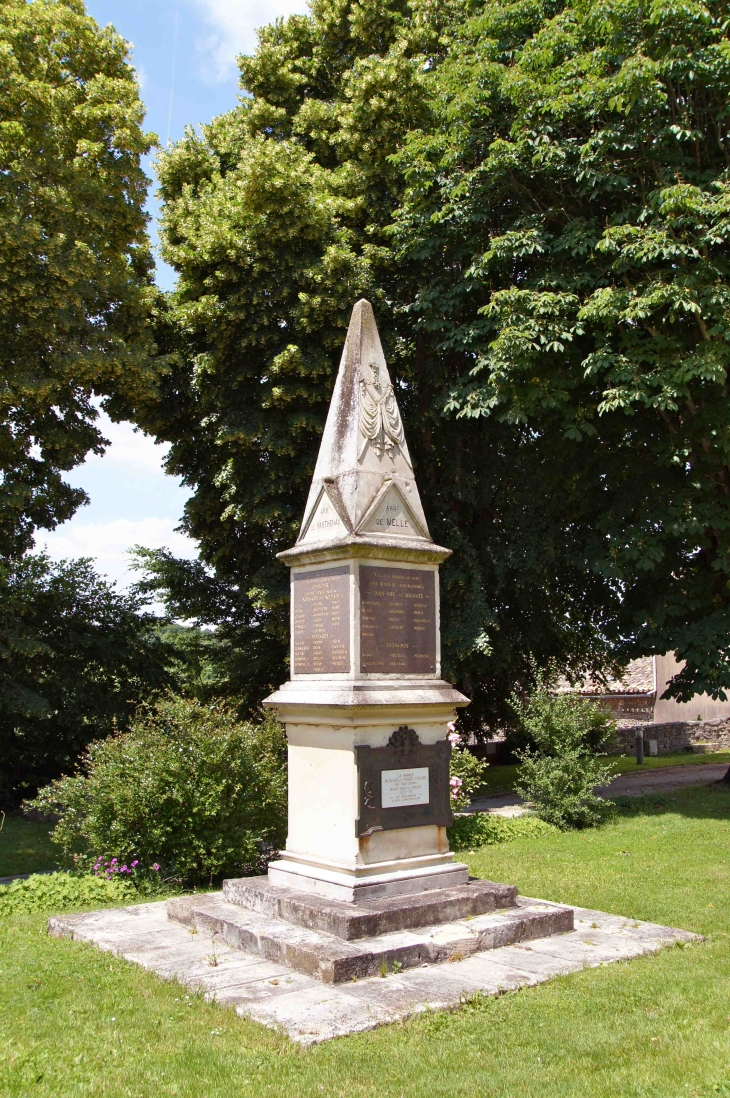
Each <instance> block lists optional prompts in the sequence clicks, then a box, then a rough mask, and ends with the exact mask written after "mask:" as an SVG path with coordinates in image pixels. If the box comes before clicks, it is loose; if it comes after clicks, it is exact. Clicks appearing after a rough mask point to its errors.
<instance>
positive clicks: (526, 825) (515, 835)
mask: <svg viewBox="0 0 730 1098" xmlns="http://www.w3.org/2000/svg"><path fill="white" fill-rule="evenodd" d="M555 830H556V829H555V827H553V826H552V824H549V823H546V822H545V820H541V819H539V818H538V817H537V816H516V817H514V818H506V817H504V816H492V815H490V814H489V813H488V812H474V813H472V814H471V815H468V816H466V815H464V816H456V817H455V819H454V826H453V827H452V828H450V829H449V846H450V847H451V849H452V850H472V849H473V848H474V847H477V846H496V845H497V844H498V843H508V842H511V841H512V840H513V839H526V838H530V839H532V838H538V837H539V836H540V835H549V834H550V833H551V832H554V831H555Z"/></svg>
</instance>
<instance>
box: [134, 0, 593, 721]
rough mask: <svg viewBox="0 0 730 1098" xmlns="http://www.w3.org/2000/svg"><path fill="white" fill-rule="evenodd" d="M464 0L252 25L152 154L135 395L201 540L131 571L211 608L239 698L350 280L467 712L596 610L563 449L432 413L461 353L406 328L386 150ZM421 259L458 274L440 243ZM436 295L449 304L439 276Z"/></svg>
mask: <svg viewBox="0 0 730 1098" xmlns="http://www.w3.org/2000/svg"><path fill="white" fill-rule="evenodd" d="M467 14H468V12H467V7H466V5H464V4H461V3H457V2H449V3H442V4H438V5H437V4H433V3H430V2H427V0H412V2H411V3H410V4H409V3H406V0H391V2H385V0H384V2H382V3H381V2H379V3H368V4H363V3H360V2H355V0H318V2H317V3H316V4H314V5H313V8H312V12H311V15H308V16H293V17H291V18H289V19H287V20H285V21H279V22H277V23H276V24H272V25H270V26H268V27H265V28H264V29H263V30H262V31H261V32H260V37H259V46H258V49H257V50H256V52H255V54H254V55H252V56H251V57H246V58H243V59H242V61H241V71H242V83H243V85H244V87H245V88H246V89H247V90H248V91H249V92H250V96H249V97H246V98H244V99H243V100H242V101H241V103H240V104H239V105H238V106H237V107H235V109H233V110H231V111H229V112H228V113H227V114H224V115H221V116H220V117H218V118H216V119H214V120H213V122H212V123H211V124H210V125H208V126H204V127H203V128H202V131H201V133H200V134H196V133H194V132H193V131H192V130H190V131H189V132H188V133H187V134H186V136H185V137H184V138H183V140H181V141H180V142H178V143H177V144H176V145H175V146H174V147H173V148H171V149H170V150H168V151H165V152H164V153H162V154H161V155H160V158H159V164H158V169H159V178H160V185H161V195H162V200H163V221H162V240H163V250H164V255H165V258H166V260H167V261H168V262H169V263H170V264H172V266H173V267H174V268H175V269H176V270H177V271H178V273H179V281H178V288H177V291H176V293H175V295H174V296H173V298H172V301H171V303H170V311H169V313H168V314H166V316H165V317H164V318H163V319H164V324H161V326H160V330H159V343H160V346H161V347H162V348H163V349H164V351H165V352H166V353H167V354H168V355H169V364H170V372H169V373H168V374H167V375H166V377H165V378H164V379H163V381H162V383H161V390H160V396H159V400H157V401H156V402H155V401H153V402H151V403H150V404H149V405H148V406H146V407H144V408H141V409H140V410H139V413H138V414H139V416H140V422H142V423H143V424H144V426H145V427H146V428H147V429H149V430H150V431H152V432H153V433H154V434H155V435H156V436H157V437H158V438H160V439H164V440H166V441H168V442H170V443H171V449H170V455H169V461H168V467H169V469H170V471H171V472H172V473H175V474H176V475H184V476H185V478H186V482H187V483H188V484H190V485H191V486H192V487H193V496H192V498H191V500H190V501H189V503H188V505H187V509H186V515H185V520H184V521H185V526H186V528H187V530H188V531H189V532H190V533H191V534H192V535H193V536H194V537H196V538H197V539H198V540H199V542H200V545H201V549H202V562H203V563H202V564H198V563H188V562H183V561H175V560H174V559H173V558H172V556H171V555H170V554H169V553H165V552H164V551H160V552H156V553H151V554H147V555H146V558H145V560H146V564H147V565H148V574H147V579H146V581H145V582H146V584H147V589H149V590H151V591H153V592H154V593H156V594H157V595H158V596H160V597H162V598H164V599H165V600H166V602H167V606H168V609H169V612H170V614H171V616H173V617H175V618H183V617H186V618H189V619H192V620H194V621H196V622H198V623H199V624H200V625H215V626H216V628H217V637H218V639H219V641H220V642H222V643H224V644H225V645H227V646H228V655H227V656H226V662H225V676H224V677H225V681H226V682H227V683H228V684H229V686H230V690H231V691H232V693H233V694H235V695H236V696H238V697H241V698H243V699H244V701H245V702H246V704H248V705H249V706H250V707H252V708H253V707H255V705H256V704H257V703H258V701H259V700H260V699H261V697H262V696H263V694H264V693H265V692H267V691H268V690H269V689H271V688H272V687H274V686H276V685H278V683H280V682H281V680H282V679H283V678H284V677H285V676H286V660H287V638H288V625H289V615H288V587H287V576H286V571H285V569H283V568H281V566H280V565H278V564H277V563H276V561H275V559H274V558H275V553H276V552H278V551H280V550H283V549H286V548H289V547H290V546H291V545H292V544H293V542H294V540H295V538H296V536H297V533H298V527H299V523H300V521H301V517H302V514H303V510H304V504H305V501H306V495H307V490H308V486H309V481H310V478H311V475H312V472H313V469H314V463H315V458H316V453H317V449H318V446H319V442H320V438H321V432H322V428H323V425H324V419H325V415H326V411H327V406H328V403H329V400H330V396H331V393H332V387H333V383H334V378H335V375H336V371H337V367H338V364H339V358H340V354H341V351H342V346H343V343H344V338H345V332H346V326H347V322H348V319H349V314H350V310H351V308H352V305H353V303H354V302H355V300H356V299H357V298H358V297H360V296H362V295H366V296H368V297H369V298H370V300H372V302H373V304H374V308H375V312H376V316H377V321H378V325H379V327H380V331H381V335H382V337H383V340H384V346H385V351H386V354H387V356H388V361H389V368H390V371H391V374H392V376H393V380H394V384H395V386H396V391H397V394H398V400H399V403H400V406H401V410H402V413H403V418H404V422H405V427H406V432H407V437H408V443H409V449H410V453H411V455H412V457H413V461H414V466H415V470H416V474H417V476H418V478H419V485H420V489H421V492H422V494H423V497H424V507H425V510H426V514H427V516H428V519H429V523H430V527H431V531H432V533H433V535H434V537H435V538H436V540H437V541H440V542H441V543H443V544H446V545H448V546H450V547H451V548H452V549H453V550H454V555H453V558H452V559H451V560H450V561H449V562H448V563H447V564H446V565H445V566H444V568H443V570H442V591H443V600H442V618H441V623H442V652H443V659H444V671H445V673H446V675H447V676H448V677H450V678H451V679H454V680H455V681H457V682H458V683H459V685H460V686H461V687H462V688H463V690H464V692H465V693H467V694H468V695H469V696H470V697H472V698H473V703H472V706H471V707H470V709H469V711H468V714H467V718H466V719H467V720H468V721H469V722H470V726H471V727H475V728H479V727H480V726H481V720H482V718H483V717H485V716H490V717H491V718H495V719H496V718H497V717H500V716H501V717H502V718H504V717H505V716H506V707H505V703H506V699H507V698H508V696H509V694H510V692H511V690H512V688H513V686H514V684H515V683H519V684H522V685H524V684H526V683H528V682H529V681H530V666H529V653H530V652H534V653H535V654H536V655H537V657H538V658H539V660H540V661H541V662H544V661H545V660H547V659H548V658H549V657H550V656H557V657H558V658H559V660H560V662H561V665H564V666H571V667H573V668H574V669H575V670H576V671H581V670H588V669H593V668H595V667H597V666H600V665H602V664H603V663H604V662H605V660H606V652H607V649H608V647H609V639H607V638H608V637H609V632H610V628H609V627H610V620H607V619H610V617H611V613H612V612H613V611H612V610H611V608H610V607H609V608H607V607H606V599H607V596H606V590H605V583H604V581H603V580H602V579H601V578H600V577H598V576H596V575H594V574H593V573H591V572H590V571H588V572H587V571H586V568H585V564H584V552H583V547H582V543H581V539H580V531H581V529H582V526H581V523H582V522H584V521H585V518H584V516H585V514H586V513H588V514H589V515H590V516H592V514H593V502H592V501H591V500H590V499H589V498H582V497H581V490H582V489H581V486H580V485H577V486H576V488H575V490H573V489H572V487H571V485H573V484H574V483H575V482H576V470H575V467H574V455H573V454H572V453H570V454H567V453H566V452H565V451H564V450H561V449H560V448H558V451H557V452H555V448H554V446H553V440H552V439H547V438H542V437H536V435H535V433H534V432H530V431H527V430H525V431H523V432H519V431H515V430H514V429H513V428H512V427H511V426H510V425H506V424H501V423H498V422H497V421H496V420H493V421H490V422H487V421H484V420H480V421H478V422H473V423H470V424H469V425H468V429H465V424H464V423H457V422H456V421H455V420H453V419H445V418H444V416H443V414H442V412H443V408H444V405H445V403H446V401H447V400H448V395H449V391H450V390H451V389H452V388H453V386H454V385H455V384H456V383H457V381H458V378H459V376H460V374H461V373H462V372H463V369H464V355H463V354H462V353H461V352H460V351H459V352H457V351H455V350H451V351H449V352H448V353H442V351H441V349H440V345H441V342H442V332H441V321H438V322H434V320H433V317H430V319H429V322H428V323H424V324H422V325H421V326H420V330H418V331H416V330H415V329H416V321H417V319H418V315H417V314H416V313H414V312H413V311H412V310H411V309H410V304H411V303H412V302H413V301H414V300H415V299H416V298H417V296H418V294H419V293H420V292H421V290H422V289H423V286H424V285H425V284H430V281H431V280H432V278H433V277H434V276H435V274H436V271H435V270H434V268H433V265H432V263H431V261H430V260H427V261H426V262H424V258H423V256H422V255H419V254H415V252H413V253H410V254H408V255H406V254H405V252H403V251H401V250H399V249H400V243H398V247H396V248H394V246H393V236H392V232H391V228H390V226H391V225H392V222H393V218H394V216H395V214H396V212H397V210H398V207H399V204H400V203H401V201H402V199H403V197H404V193H405V186H406V183H405V179H404V174H403V172H402V170H401V169H400V168H399V167H398V166H397V165H396V164H395V162H394V161H393V159H392V157H393V155H394V154H396V153H397V152H398V150H399V149H400V148H401V147H402V144H403V142H404V140H405V137H406V135H407V134H408V133H409V132H418V131H419V128H424V132H428V130H429V127H432V126H433V125H434V121H433V106H434V98H433V94H432V89H433V79H434V76H433V74H434V73H435V72H437V71H438V69H439V66H440V65H441V63H442V62H443V60H444V58H445V56H446V55H447V52H448V50H449V48H450V46H451V44H452V43H453V41H454V39H455V36H456V35H457V34H458V29H459V27H460V26H461V24H462V23H463V21H464V20H465V18H466V16H467ZM433 231H434V232H437V228H436V227H434V230H433ZM440 269H441V268H440V267H439V270H440ZM443 275H444V277H445V278H452V279H453V278H457V279H458V277H459V276H458V265H457V268H453V269H452V268H449V270H448V271H447V270H446V269H444V271H443ZM480 300H481V299H480ZM419 308H422V306H420V305H419ZM438 310H439V311H440V312H443V314H444V316H445V317H447V316H450V314H451V307H450V306H448V305H447V303H445V301H444V299H443V298H441V299H440V300H439V303H438ZM536 485H539V486H540V487H539V490H536ZM555 485H558V486H559V490H557V491H553V490H551V489H552V487H553V486H555ZM614 597H615V596H609V597H608V603H611V599H612V598H614ZM577 604H580V607H581V612H580V614H576V613H575V606H576V605H577ZM221 651H223V650H222V649H221Z"/></svg>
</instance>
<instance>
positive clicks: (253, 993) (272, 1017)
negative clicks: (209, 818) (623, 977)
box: [48, 899, 699, 1046]
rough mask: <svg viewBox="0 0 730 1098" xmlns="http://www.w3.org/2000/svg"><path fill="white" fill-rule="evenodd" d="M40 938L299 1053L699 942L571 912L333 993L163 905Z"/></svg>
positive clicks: (56, 929)
mask: <svg viewBox="0 0 730 1098" xmlns="http://www.w3.org/2000/svg"><path fill="white" fill-rule="evenodd" d="M517 906H518V908H521V909H523V908H527V909H534V910H537V909H542V910H544V911H550V910H553V909H554V907H555V905H554V904H550V903H547V902H545V901H539V900H525V899H518V901H517ZM474 921H476V920H474ZM466 925H467V926H471V925H472V922H471V921H470V922H467V924H466ZM48 932H49V934H52V935H54V936H56V937H58V938H73V939H74V940H75V941H77V942H88V943H91V944H93V945H95V946H96V947H97V948H98V949H102V950H109V951H110V952H111V953H114V954H116V955H117V956H118V957H123V958H124V959H125V960H127V961H129V962H130V963H133V964H137V965H141V966H142V967H143V968H144V969H146V970H147V971H149V972H153V973H155V975H157V976H159V977H161V978H162V979H165V980H178V981H179V982H180V983H181V984H182V985H183V987H185V988H190V989H192V990H194V991H196V992H197V993H198V994H200V995H204V996H205V998H206V999H208V1000H209V1001H213V1002H216V1003H218V1004H219V1005H220V1006H221V1007H228V1008H231V1009H233V1010H235V1011H236V1012H237V1013H238V1014H239V1015H241V1016H245V1017H247V1018H251V1019H255V1020H256V1021H258V1022H261V1023H263V1024H264V1025H266V1026H272V1027H274V1028H275V1029H277V1030H284V1032H285V1033H287V1034H288V1035H289V1036H290V1037H291V1038H292V1040H294V1041H297V1042H298V1043H299V1044H301V1045H304V1046H308V1045H313V1044H316V1043H317V1042H320V1041H328V1040H330V1039H331V1038H332V1037H344V1036H346V1035H347V1034H349V1033H362V1032H363V1031H365V1030H370V1029H374V1028H375V1027H376V1026H381V1025H383V1024H387V1023H390V1022H396V1021H402V1020H403V1019H405V1018H408V1017H409V1016H410V1015H413V1014H418V1013H420V1012H422V1011H433V1010H436V1009H453V1008H458V1007H459V1005H460V1003H463V1001H464V999H465V998H468V997H469V996H470V995H474V994H476V993H479V994H482V995H499V994H501V993H502V992H504V991H507V990H510V989H514V988H518V987H527V986H529V985H531V984H539V983H542V982H543V981H545V980H550V979H552V978H553V977H554V976H557V975H567V974H568V973H571V972H574V973H579V972H580V970H581V969H584V968H594V967H596V966H599V965H606V964H610V963H611V962H613V961H626V960H630V959H631V958H632V957H638V956H640V955H642V954H646V953H653V952H655V951H656V950H658V949H661V948H662V946H665V945H671V944H672V943H674V942H691V941H698V940H699V939H698V938H697V935H695V934H690V933H688V932H687V931H686V930H673V929H671V928H670V927H663V926H656V925H654V924H652V923H642V922H639V921H637V920H635V919H622V918H620V917H617V916H615V915H606V914H605V913H604V912H601V911H584V910H581V909H580V908H575V930H573V931H570V932H568V933H567V934H557V935H552V936H550V937H545V938H533V939H532V940H531V941H530V942H524V943H519V944H516V945H507V946H502V947H501V948H499V949H492V950H488V951H486V952H484V953H472V954H471V955H470V956H467V957H465V958H464V960H462V961H459V960H456V959H454V961H453V963H452V964H447V965H426V966H422V967H421V968H412V969H408V970H404V971H402V972H398V973H391V974H389V975H388V978H387V979H381V978H380V976H371V977H369V978H367V979H365V980H358V981H357V982H356V983H347V984H338V985H332V984H325V983H322V982H321V981H320V980H316V979H314V978H313V977H311V976H303V975H302V974H301V973H298V972H294V971H293V970H292V969H291V968H289V967H287V966H286V965H283V964H275V963H274V962H272V961H267V960H265V959H262V958H261V957H259V956H256V954H253V953H246V952H244V951H243V950H240V949H232V948H231V947H230V946H229V945H226V943H225V942H222V941H220V939H219V940H217V941H216V942H215V945H213V943H212V942H211V939H210V937H209V936H208V935H206V934H191V933H189V931H188V929H187V928H186V927H184V926H182V925H181V924H180V923H176V922H173V921H172V920H171V919H168V917H167V910H166V907H165V902H164V900H163V901H156V902H154V903H149V904H135V905H134V906H132V907H123V908H105V909H104V910H103V911H87V912H83V913H82V914H79V915H55V916H52V917H51V918H50V919H49V920H48ZM176 994H177V992H176Z"/></svg>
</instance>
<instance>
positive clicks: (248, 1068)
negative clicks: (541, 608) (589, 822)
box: [0, 789, 730, 1098]
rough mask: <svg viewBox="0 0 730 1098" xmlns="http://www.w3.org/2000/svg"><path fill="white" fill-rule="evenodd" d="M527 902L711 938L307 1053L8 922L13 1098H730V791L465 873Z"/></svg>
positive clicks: (6, 1036) (1, 1047)
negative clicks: (512, 888)
mask: <svg viewBox="0 0 730 1098" xmlns="http://www.w3.org/2000/svg"><path fill="white" fill-rule="evenodd" d="M468 861H469V863H470V867H471V870H472V872H474V873H476V874H478V875H480V876H485V877H491V878H494V879H497V880H503V881H511V882H514V883H515V884H517V885H518V886H519V888H520V891H521V892H523V893H524V894H527V895H532V896H543V897H547V898H549V899H553V900H562V901H565V902H568V903H575V904H581V905H584V906H589V907H596V908H599V909H602V910H605V911H614V912H618V913H621V914H624V915H627V916H630V917H635V918H643V919H651V920H655V921H658V922H662V923H666V924H670V925H674V926H682V927H685V928H687V929H689V930H694V931H698V932H700V933H702V934H704V935H706V936H707V937H706V940H705V941H703V942H701V943H699V944H694V945H690V946H685V947H673V948H669V949H666V950H664V951H662V952H661V953H659V954H658V955H656V956H652V957H645V958H640V959H637V960H634V961H631V962H627V963H620V964H615V965H611V966H606V967H604V968H598V969H591V970H586V971H585V972H581V973H576V974H574V975H572V976H568V977H563V978H560V979H557V980H554V981H552V982H550V983H548V984H545V985H542V986H540V987H535V988H526V989H523V990H522V991H519V992H513V993H510V994H507V995H504V996H502V997H501V998H498V999H483V1000H480V999H477V1000H475V1001H473V1002H472V1003H468V1004H467V1005H466V1006H465V1007H464V1008H463V1009H462V1010H460V1011H457V1012H455V1013H451V1014H446V1013H438V1012H436V1013H432V1014H429V1015H426V1016H422V1017H419V1018H414V1019H411V1020H409V1021H407V1022H405V1023H403V1024H400V1025H395V1026H388V1027H384V1028H382V1029H380V1030H377V1031H375V1032H373V1033H369V1034H361V1035H359V1036H353V1037H348V1038H343V1039H340V1040H337V1041H332V1042H329V1043H327V1044H324V1045H322V1046H319V1047H317V1048H313V1049H310V1050H306V1051H303V1050H301V1049H299V1048H298V1047H296V1046H294V1045H293V1044H290V1043H289V1042H288V1041H287V1040H286V1038H285V1037H283V1036H282V1035H280V1034H277V1033H273V1032H271V1031H268V1030H265V1029H263V1028H262V1027H259V1026H257V1025H256V1024H254V1023H252V1022H246V1021H243V1020H241V1019H239V1018H237V1017H236V1016H235V1015H234V1014H233V1013H232V1012H230V1011H226V1010H223V1009H221V1008H217V1007H215V1006H213V1005H208V1004H205V1003H204V1002H202V1001H201V1000H200V999H199V998H197V997H195V996H190V997H189V998H188V997H187V994H188V993H186V992H185V991H182V990H181V989H180V988H179V986H177V985H175V984H165V983H163V982H162V981H160V980H158V979H156V978H155V977H154V976H152V975H150V974H148V973H145V972H143V971H142V970H140V969H137V968H135V967H134V966H132V965H128V964H126V963H125V962H123V961H120V960H117V959H115V958H114V957H111V956H110V955H109V954H103V953H100V952H98V951H97V950H95V949H94V948H92V947H90V946H85V945H82V944H79V943H73V942H69V941H57V940H55V939H52V938H48V937H47V936H46V933H45V916H41V915H26V916H24V917H16V918H8V919H6V920H4V921H3V922H2V925H0V987H2V991H3V994H2V996H0V1094H2V1095H3V1098H4V1096H8V1098H15V1096H18V1098H20V1096H26V1095H28V1096H33V1098H35V1096H38V1098H67V1096H68V1098H76V1096H79V1095H84V1096H85V1095H93V1096H97V1095H103V1096H104V1098H127V1096H130V1098H148V1096H149V1098H158V1096H160V1098H162V1096H166V1095H178V1096H180V1098H233V1096H236V1098H238V1096H241V1098H246V1096H249V1095H253V1096H265V1095H277V1096H278V1095H286V1098H313V1096H319V1095H325V1096H327V1095H330V1096H341V1098H362V1096H368V1098H370V1096H373V1098H375V1096H378V1098H445V1096H448V1098H462V1096H463V1098H628V1096H631V1098H679V1096H688V1098H712V1096H714V1095H716V1094H721V1095H726V1096H727V1095H730V905H729V904H728V896H730V793H728V792H726V791H724V790H719V789H717V790H710V789H707V790H706V789H695V790H690V791H683V792H681V793H677V794H674V795H672V796H670V797H663V798H652V799H645V800H641V801H639V800H634V801H633V802H631V804H630V805H629V806H628V807H625V808H622V810H621V812H620V813H619V815H618V817H617V818H616V820H615V821H614V822H613V823H610V824H608V825H606V826H605V827H603V828H601V829H600V830H597V831H590V832H582V833H576V832H574V833H569V834H551V835H546V836H542V837H539V838H532V839H516V840H514V841H512V842H510V843H507V844H505V845H503V846H496V847H495V846H492V847H488V848H483V849H481V850H479V851H476V852H475V853H474V855H473V856H470V857H468Z"/></svg>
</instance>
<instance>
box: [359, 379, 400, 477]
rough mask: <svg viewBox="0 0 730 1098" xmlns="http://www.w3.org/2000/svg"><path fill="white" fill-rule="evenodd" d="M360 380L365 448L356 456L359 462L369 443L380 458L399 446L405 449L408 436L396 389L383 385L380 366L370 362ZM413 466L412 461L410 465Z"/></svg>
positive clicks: (362, 432) (363, 445)
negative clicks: (396, 397) (394, 390)
mask: <svg viewBox="0 0 730 1098" xmlns="http://www.w3.org/2000/svg"><path fill="white" fill-rule="evenodd" d="M362 372H363V375H367V374H368V373H369V375H370V376H369V377H368V376H361V377H360V436H361V439H362V445H361V447H360V452H359V454H358V455H357V459H358V461H362V458H363V455H364V454H365V449H366V447H367V446H368V444H370V445H371V446H372V447H373V449H374V450H375V452H376V454H377V455H378V457H381V456H382V454H383V452H385V453H387V454H388V455H390V454H391V452H392V450H393V449H394V448H395V447H396V446H397V447H398V448H399V449H400V450H405V444H406V436H405V434H404V432H403V421H402V420H401V418H400V411H399V410H398V404H397V401H396V399H395V393H394V392H393V386H392V385H391V384H390V382H389V381H388V382H387V384H385V385H384V384H383V382H382V381H381V377H380V366H379V365H378V363H377V362H371V363H370V364H369V365H368V366H366V367H364V369H363V371H362ZM408 464H409V465H410V461H409V462H408Z"/></svg>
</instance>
